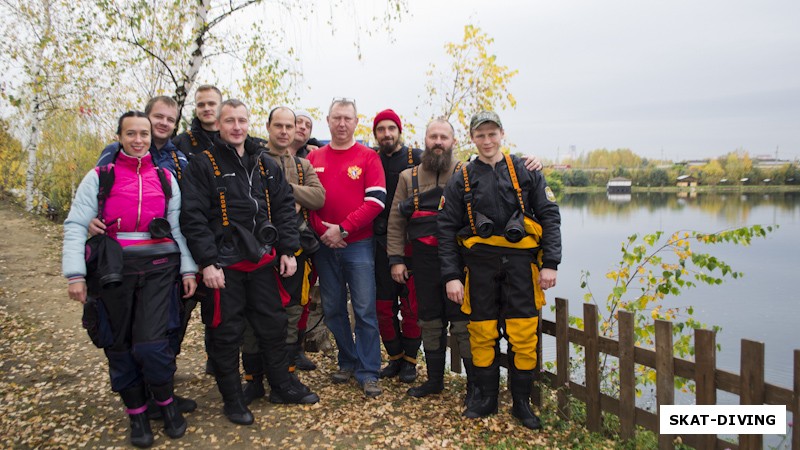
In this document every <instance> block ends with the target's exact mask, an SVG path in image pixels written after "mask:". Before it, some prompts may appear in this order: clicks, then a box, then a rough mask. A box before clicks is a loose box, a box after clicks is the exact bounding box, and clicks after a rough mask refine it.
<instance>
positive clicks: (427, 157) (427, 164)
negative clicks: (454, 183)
mask: <svg viewBox="0 0 800 450" xmlns="http://www.w3.org/2000/svg"><path fill="white" fill-rule="evenodd" d="M452 159H453V149H450V150H445V151H444V152H442V154H441V155H437V154H436V153H434V152H433V149H425V151H424V152H422V168H423V169H425V170H429V171H431V172H436V173H438V172H443V171H444V170H446V169H447V168H449V167H450V161H451V160H452Z"/></svg>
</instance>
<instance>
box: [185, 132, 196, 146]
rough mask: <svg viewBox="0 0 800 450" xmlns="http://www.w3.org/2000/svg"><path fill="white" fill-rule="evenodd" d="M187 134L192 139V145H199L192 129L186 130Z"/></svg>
mask: <svg viewBox="0 0 800 450" xmlns="http://www.w3.org/2000/svg"><path fill="white" fill-rule="evenodd" d="M186 134H188V135H189V139H191V141H192V147H197V139H195V138H194V134H193V133H192V130H186Z"/></svg>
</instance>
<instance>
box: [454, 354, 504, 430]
mask: <svg viewBox="0 0 800 450" xmlns="http://www.w3.org/2000/svg"><path fill="white" fill-rule="evenodd" d="M474 373H475V383H476V385H477V386H478V389H480V397H478V399H477V400H475V401H474V402H472V404H471V405H469V406H467V409H466V410H465V411H464V413H463V414H462V415H463V416H464V417H466V418H468V419H477V418H479V417H486V416H489V415H491V414H496V413H497V394H498V393H499V391H500V366H499V365H498V364H497V361H495V362H494V363H492V365H491V366H489V367H475V368H474Z"/></svg>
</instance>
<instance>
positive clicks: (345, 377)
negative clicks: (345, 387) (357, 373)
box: [331, 369, 353, 384]
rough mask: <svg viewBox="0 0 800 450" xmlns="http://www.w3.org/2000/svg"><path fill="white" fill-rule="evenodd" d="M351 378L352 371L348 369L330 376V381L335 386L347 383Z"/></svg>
mask: <svg viewBox="0 0 800 450" xmlns="http://www.w3.org/2000/svg"><path fill="white" fill-rule="evenodd" d="M350 378H353V371H352V370H350V369H339V370H338V371H337V372H335V373H333V374H332V375H331V381H333V382H334V383H336V384H341V383H347V382H348V381H350Z"/></svg>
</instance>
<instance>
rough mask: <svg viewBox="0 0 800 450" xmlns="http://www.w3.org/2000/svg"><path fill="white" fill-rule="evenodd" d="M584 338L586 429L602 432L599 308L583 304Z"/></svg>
mask: <svg viewBox="0 0 800 450" xmlns="http://www.w3.org/2000/svg"><path fill="white" fill-rule="evenodd" d="M583 336H584V337H585V338H586V347H584V351H585V354H586V372H585V373H586V428H588V429H589V431H595V432H599V431H600V420H601V415H600V339H599V336H598V330H597V306H596V305H593V304H591V303H584V304H583Z"/></svg>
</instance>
